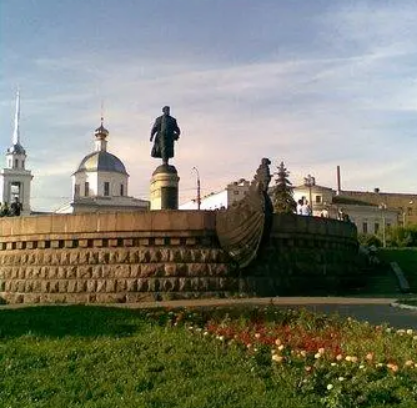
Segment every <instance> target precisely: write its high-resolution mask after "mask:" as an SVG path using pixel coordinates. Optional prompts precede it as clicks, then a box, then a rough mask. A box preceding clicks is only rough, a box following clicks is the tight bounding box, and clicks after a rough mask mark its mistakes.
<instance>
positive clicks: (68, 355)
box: [0, 306, 314, 408]
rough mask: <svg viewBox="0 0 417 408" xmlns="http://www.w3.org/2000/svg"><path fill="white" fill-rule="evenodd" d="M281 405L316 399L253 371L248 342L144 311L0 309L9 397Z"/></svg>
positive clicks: (84, 403) (34, 403) (35, 403)
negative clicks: (215, 340)
mask: <svg viewBox="0 0 417 408" xmlns="http://www.w3.org/2000/svg"><path fill="white" fill-rule="evenodd" d="M275 406H282V407H304V406H312V405H308V399H305V398H299V397H297V396H296V395H295V392H293V391H292V390H291V389H290V388H289V387H287V388H286V387H285V385H284V386H283V387H279V388H277V387H272V386H271V384H270V382H268V381H265V379H264V378H262V377H260V376H259V375H257V374H256V373H255V372H253V371H251V366H250V364H249V361H248V359H247V358H246V355H245V353H244V352H242V351H241V350H238V349H235V350H232V349H228V350H225V349H224V348H223V347H210V346H208V344H207V342H206V341H203V340H202V339H200V338H197V337H195V336H193V335H192V334H190V333H189V332H188V331H187V330H184V329H173V328H168V327H166V326H165V325H164V324H162V325H161V324H159V323H158V319H156V320H155V318H154V316H152V317H149V316H148V315H147V314H146V313H145V312H143V311H135V310H127V309H116V308H115V309H113V308H99V307H83V306H66V307H34V308H24V309H15V310H1V309H0V407H13V408H26V407H27V408H29V407H51V408H52V407H53V408H61V407H62V408H64V407H65V408H70V407H83V408H87V407H103V408H104V407H105V408H110V407H111V408H115V407H182V408H186V407H190V408H191V407H193V408H195V407H219V408H220V407H225V408H226V407H248V408H249V407H250V408H253V407H275ZM313 406H314V405H313Z"/></svg>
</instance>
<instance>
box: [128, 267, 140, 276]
mask: <svg viewBox="0 0 417 408" xmlns="http://www.w3.org/2000/svg"><path fill="white" fill-rule="evenodd" d="M129 276H130V277H131V278H138V277H139V276H140V265H138V264H133V265H130V275H129Z"/></svg>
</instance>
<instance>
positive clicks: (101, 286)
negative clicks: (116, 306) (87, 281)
mask: <svg viewBox="0 0 417 408" xmlns="http://www.w3.org/2000/svg"><path fill="white" fill-rule="evenodd" d="M96 292H100V293H103V292H106V281H105V280H104V279H98V280H97V287H96Z"/></svg>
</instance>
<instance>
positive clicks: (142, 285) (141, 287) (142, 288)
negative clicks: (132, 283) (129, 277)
mask: <svg viewBox="0 0 417 408" xmlns="http://www.w3.org/2000/svg"><path fill="white" fill-rule="evenodd" d="M137 290H138V292H148V290H149V282H148V279H146V278H140V279H137Z"/></svg>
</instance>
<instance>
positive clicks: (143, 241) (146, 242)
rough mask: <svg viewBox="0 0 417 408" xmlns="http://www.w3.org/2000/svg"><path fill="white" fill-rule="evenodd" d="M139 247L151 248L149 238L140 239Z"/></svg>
mask: <svg viewBox="0 0 417 408" xmlns="http://www.w3.org/2000/svg"><path fill="white" fill-rule="evenodd" d="M139 246H149V238H141V239H139Z"/></svg>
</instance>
